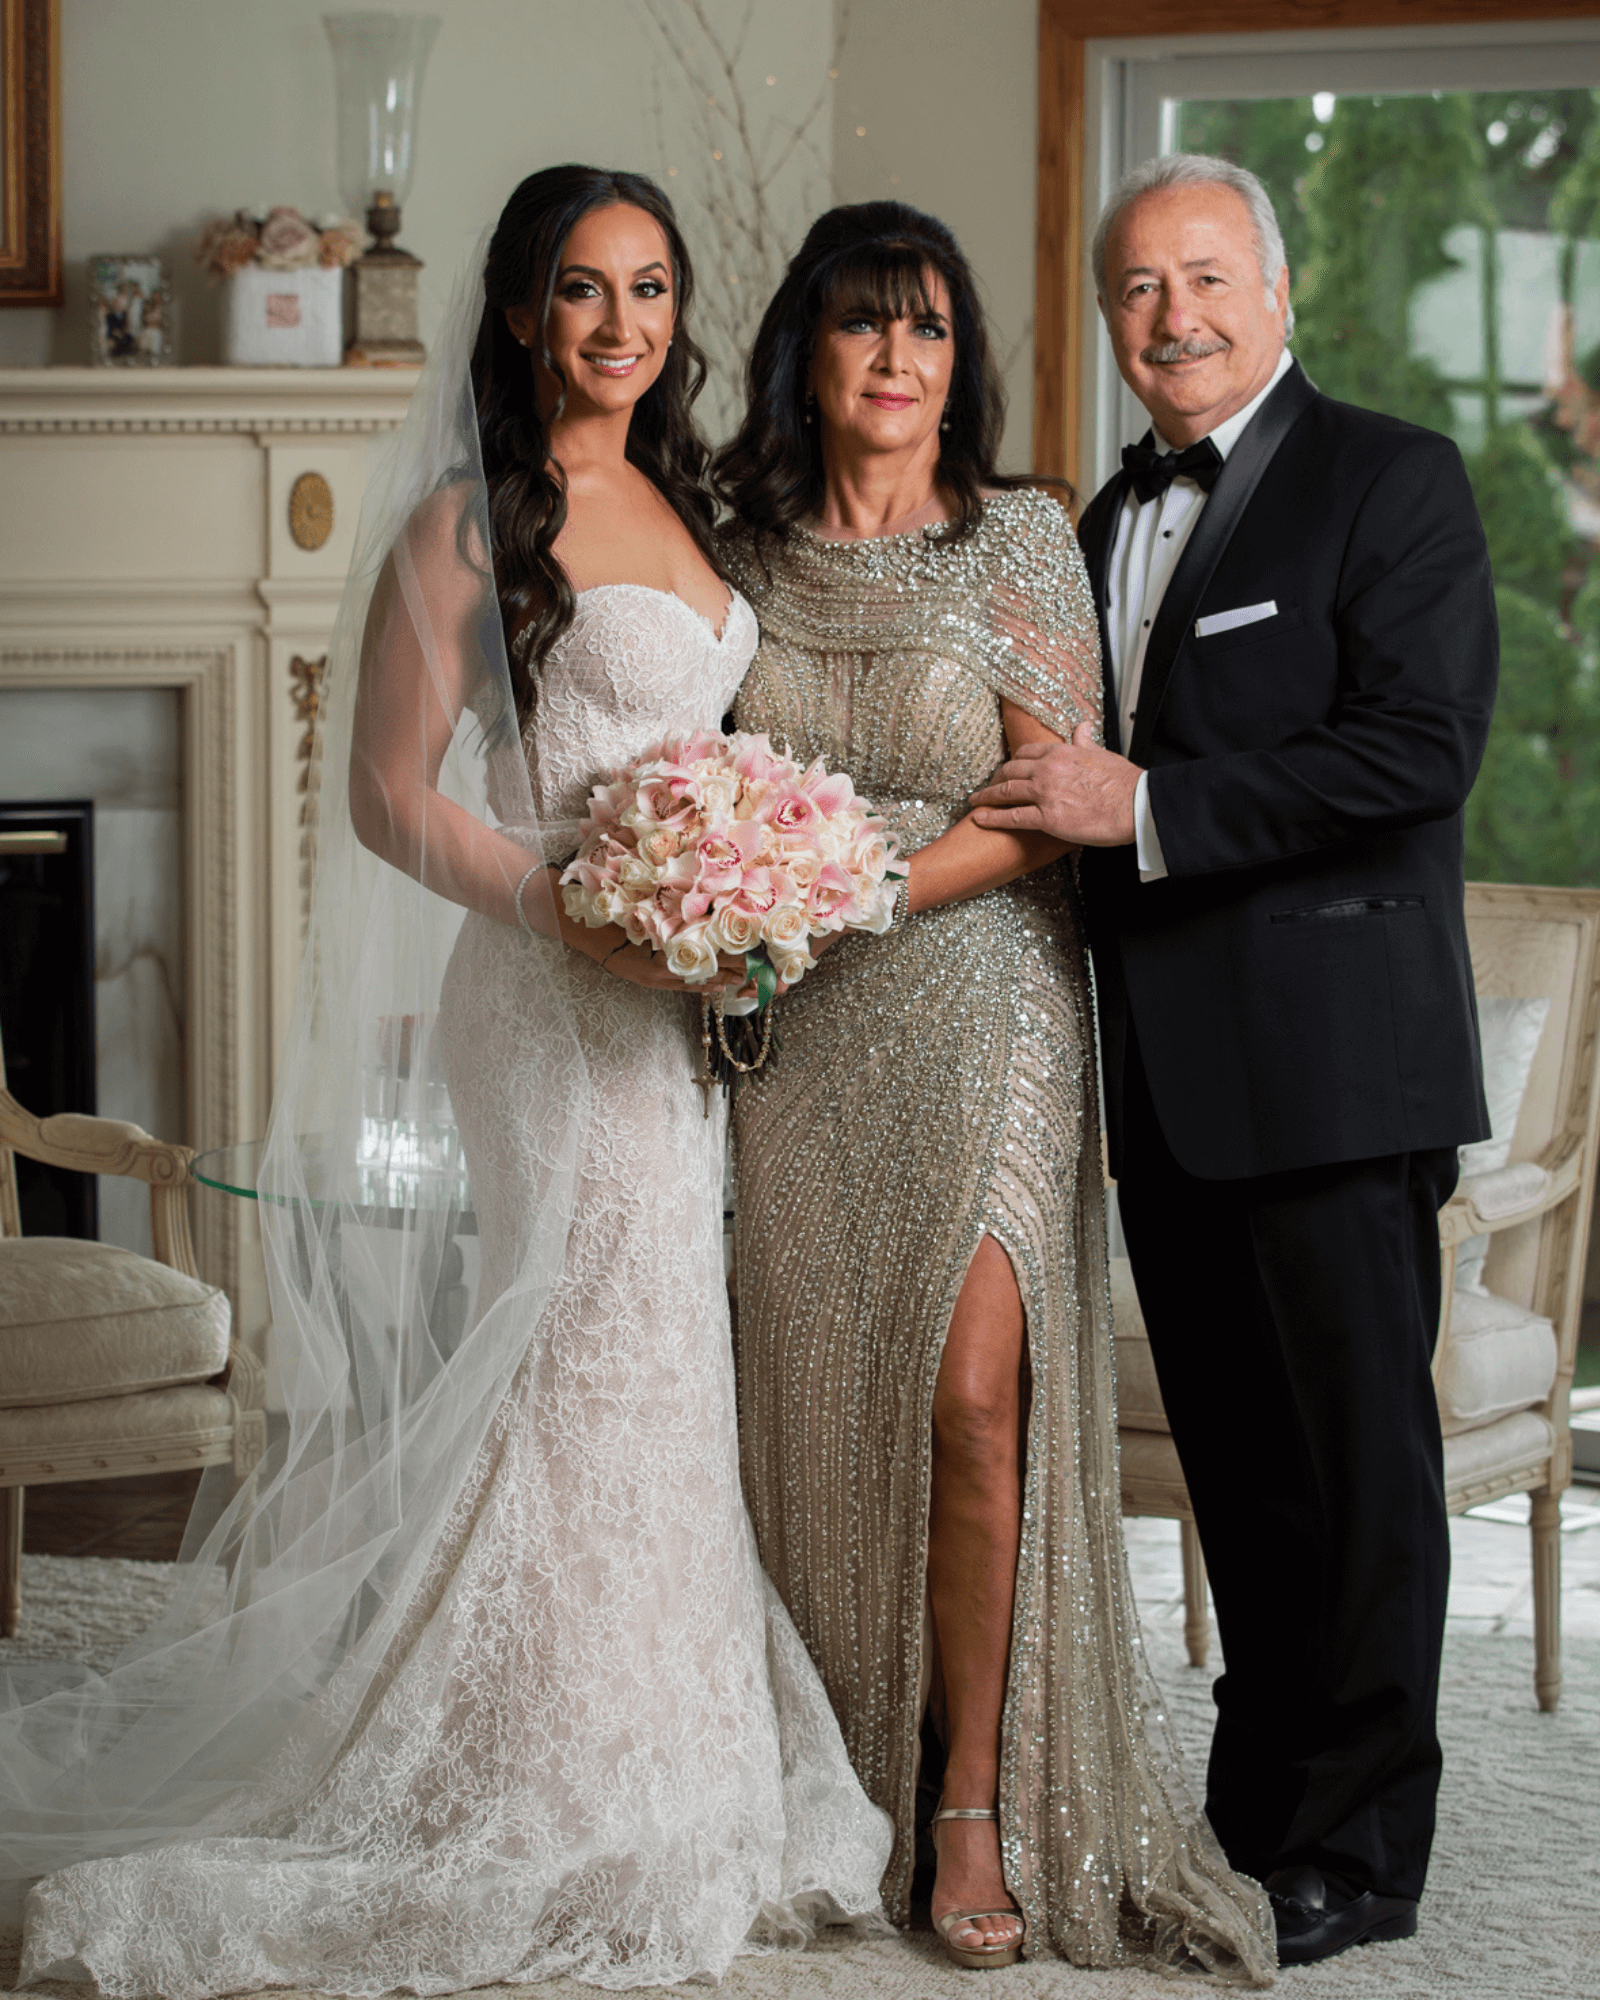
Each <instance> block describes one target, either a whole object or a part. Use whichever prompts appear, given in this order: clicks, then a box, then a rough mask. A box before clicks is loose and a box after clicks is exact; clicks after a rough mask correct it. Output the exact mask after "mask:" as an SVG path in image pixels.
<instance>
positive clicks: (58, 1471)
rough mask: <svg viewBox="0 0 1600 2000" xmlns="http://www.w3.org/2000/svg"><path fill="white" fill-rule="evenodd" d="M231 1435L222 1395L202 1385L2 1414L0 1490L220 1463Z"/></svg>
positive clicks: (230, 1421)
mask: <svg viewBox="0 0 1600 2000" xmlns="http://www.w3.org/2000/svg"><path fill="white" fill-rule="evenodd" d="M233 1429H234V1415H233V1404H232V1403H231V1402H230V1400H229V1398H228V1392H227V1390H226V1389H218V1388H214V1387H212V1385H211V1384H210V1383H206V1382H187V1383H184V1384H183V1386H182V1387H180V1388H177V1389H155V1390H152V1391H151V1392H150V1394H149V1395H146V1396H102V1397H100V1398H99V1399H98V1400H97V1401H95V1402H77V1403H56V1404H54V1405H52V1406H51V1407H49V1408H47V1409H27V1410H17V1409H12V1410H0V1485H7V1486H19V1485H20V1486H31V1485H35V1484H41V1483H45V1482H48V1481H50V1480H53V1479H96V1478H100V1479H106V1478H122V1477H125V1476H127V1475H129V1474H132V1473H136V1472H145V1471H150V1472H155V1471H161V1470H167V1469H171V1468H173V1467H177V1466H186V1465H218V1464H222V1463H225V1462H226V1461H227V1460H229V1459H231V1458H232V1456H233Z"/></svg>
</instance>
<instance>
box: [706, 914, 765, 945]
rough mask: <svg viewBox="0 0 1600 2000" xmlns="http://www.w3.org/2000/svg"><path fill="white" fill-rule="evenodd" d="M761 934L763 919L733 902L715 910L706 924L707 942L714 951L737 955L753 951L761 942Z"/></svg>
mask: <svg viewBox="0 0 1600 2000" xmlns="http://www.w3.org/2000/svg"><path fill="white" fill-rule="evenodd" d="M761 936H762V925H761V919H760V918H759V917H757V916H755V915H753V914H752V913H751V912H750V911H749V910H741V909H739V908H737V907H736V906H735V905H733V904H728V905H727V906H725V907H724V908H722V909H720V910H713V911H712V913H711V917H710V919H709V921H708V922H707V924H706V943H707V944H708V945H710V947H711V949H712V950H713V951H719V952H720V951H726V952H730V953H733V954H735V955H738V954H741V953H743V952H747V951H752V950H754V948H755V947H756V945H758V944H759V943H760V942H761Z"/></svg>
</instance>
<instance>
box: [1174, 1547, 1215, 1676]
mask: <svg viewBox="0 0 1600 2000" xmlns="http://www.w3.org/2000/svg"><path fill="white" fill-rule="evenodd" d="M1179 1529H1180V1532H1181V1536H1182V1541H1183V1643H1184V1644H1185V1646H1187V1647H1188V1649H1189V1664H1190V1666H1191V1667H1203V1666H1204V1665H1205V1663H1206V1656H1207V1654H1209V1652H1210V1651H1211V1616H1210V1609H1209V1606H1208V1603H1207V1598H1206V1559H1205V1557H1204V1556H1203V1555H1202V1554H1201V1553H1200V1530H1199V1529H1198V1528H1197V1527H1196V1526H1195V1524H1194V1523H1193V1521H1182V1522H1180V1523H1179Z"/></svg>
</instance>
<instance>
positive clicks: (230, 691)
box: [0, 368, 416, 1339]
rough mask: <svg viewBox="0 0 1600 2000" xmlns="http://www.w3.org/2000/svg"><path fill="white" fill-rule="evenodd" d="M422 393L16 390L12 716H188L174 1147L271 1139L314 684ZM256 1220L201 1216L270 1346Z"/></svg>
mask: <svg viewBox="0 0 1600 2000" xmlns="http://www.w3.org/2000/svg"><path fill="white" fill-rule="evenodd" d="M415 383H416V374H415V371H414V370H409V369H407V370H402V369H392V370H361V369H243V368H187V369H185V368H173V369H152V370H149V371H144V370H139V371H134V370H127V371H123V370H114V369H87V368H83V369H77V368H48V369H0V700H3V696H4V692H5V691H6V690H7V689H13V688H39V687H49V688H81V689H85V690H93V689H96V688H109V687H129V686H139V687H151V686H155V687H165V688H172V689H176V690H177V691H178V693H179V695H180V697H181V704H182V714H183V731H184V742H183V757H184V766H183V768H184V849H183V852H184V863H183V868H184V879H183V893H184V929H185V968H186V970H185V989H186V990H185V1011H186V1022H185V1075H186V1091H187V1104H188V1119H187V1123H188V1129H187V1130H186V1131H183V1132H181V1133H163V1134H161V1135H160V1136H162V1137H163V1138H177V1139H182V1140H184V1141H185V1142H187V1143H188V1144H190V1145H195V1146H199V1147H207V1146H216V1145H222V1144H226V1143H230V1142H232V1141H234V1140H239V1139H251V1138H256V1137H258V1136H259V1135H260V1134H261V1133H262V1132H263V1131H264V1130H265V1127H266V1119H267V1113H268V1108H269V1106H270V1103H271V1097H272V1086H273V1071H274V1067H275V1061H276V1054H277V1050H278V1048H279V1047H280V1045H281V1043H282V1039H283V1034H284V1030H285V1027H286V1025H287V1020H288V1012H289V1006H290V1002H291V1000H292V996H293V991H294V984H295V977H296V973H297V971H298V965H299V956H300V949H301V941H302V936H303V928H304V921H305V911H306V902H307V895H308V887H309V866H308V864H309V861H310V858H311V852H312V846H313V842H314V838H315V829H314V825H313V824H312V823H311V822H312V814H313V813H314V805H315V783H316V766H315V763H314V761H313V758H312V757H310V756H308V754H307V752H308V749H310V748H312V747H313V746H312V745H311V742H310V737H311V729H312V726H313V725H314V721H315V714H314V707H315V681H316V680H319V679H320V673H319V672H318V671H317V670H318V669H320V663H321V661H322V659H323V658H324V657H325V656H326V654H327V651H328V640H329V634H330V632H331V630H332V626H333V620H334V615H335V612H336V611H337V608H338V603H339V596H340V592H341V590H342V587H343V583H344V577H345V572H346V570H347V568H348V566H349V561H350V555H351V550H352V547H353V544H354V539H355V528H356V522H357V517H358V514H359V511H360V503H361V497H362V492H363V488H364V485H365V474H366V456H367V448H368V443H369V441H370V440H374V439H377V438H380V437H381V436H382V435H384V434H385V433H387V432H391V431H392V430H394V428H395V427H396V426H397V425H398V424H399V422H400V421H401V419H402V418H403V416H404V414H405V409H406V405H407V403H408V402H409V399H410V395H411V391H412V389H413V388H414V386H415ZM308 475H311V476H314V480H315V481H317V482H320V487H325V488H326V497H325V498H324V496H323V494H322V492H321V490H320V487H319V489H318V499H319V507H320V512H319V531H320V529H321V528H322V527H323V526H327V532H326V534H325V536H324V538H323V539H322V540H321V541H320V542H319V543H318V545H317V546H316V547H315V548H307V547H306V546H305V541H306V540H307V539H313V538H309V537H307V536H306V535H305V534H304V532H303V528H304V524H303V522H302V523H300V527H301V530H302V532H301V533H299V534H298V535H297V533H296V520H295V516H294V509H293V507H292V505H291V496H292V495H293V494H294V492H295V489H296V487H297V485H298V486H299V489H300V493H301V496H302V501H303V496H304V494H305V492H306V490H307V488H306V486H305V485H303V484H301V482H303V481H305V480H306V479H307V476H308ZM303 511H304V509H303V505H302V507H301V512H303ZM330 517H331V525H328V523H329V520H330ZM252 1222H253V1218H252V1217H251V1215H250V1213H249V1211H248V1209H247V1208H246V1207H245V1205H243V1204H241V1203H239V1202H237V1201H233V1200H229V1199H227V1198H226V1197H223V1196H220V1195H214V1194H203V1195H201V1196H199V1197H197V1199H196V1205H195V1223H196V1238H197V1249H198V1252H199V1256H200V1260H201V1268H202V1270H203V1271H205V1273H206V1275H207V1276H209V1277H212V1278H213V1279H215V1280H216V1281H217V1282H219V1283H222V1284H224V1285H226V1287H227V1289H228V1291H229V1293H230V1295H231V1296H232V1298H233V1300H234V1303H235V1309H236V1312H237V1313H238V1315H239V1324H240V1326H241V1329H242V1330H243V1331H245V1332H246V1333H248V1334H252V1335H255V1336H257V1337H258V1339H259V1337H260V1336H261V1335H263V1334H264V1332H265V1296H264V1292H263V1290H262V1287H261V1281H260V1270H259V1250H258V1248H257V1245H256V1238H255V1231H254V1229H253V1227H252Z"/></svg>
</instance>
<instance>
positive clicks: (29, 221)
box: [0, 0, 64, 306]
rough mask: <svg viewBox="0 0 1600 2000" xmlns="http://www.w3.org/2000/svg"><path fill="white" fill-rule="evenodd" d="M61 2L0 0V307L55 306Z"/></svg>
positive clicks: (58, 296) (58, 294)
mask: <svg viewBox="0 0 1600 2000" xmlns="http://www.w3.org/2000/svg"><path fill="white" fill-rule="evenodd" d="M63 297H64V293H63V289H62V277H61V13H60V0H0V306H58V305H60V304H61V303H62V300H63Z"/></svg>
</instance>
